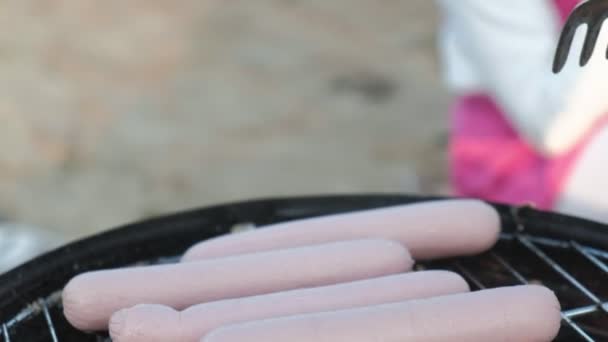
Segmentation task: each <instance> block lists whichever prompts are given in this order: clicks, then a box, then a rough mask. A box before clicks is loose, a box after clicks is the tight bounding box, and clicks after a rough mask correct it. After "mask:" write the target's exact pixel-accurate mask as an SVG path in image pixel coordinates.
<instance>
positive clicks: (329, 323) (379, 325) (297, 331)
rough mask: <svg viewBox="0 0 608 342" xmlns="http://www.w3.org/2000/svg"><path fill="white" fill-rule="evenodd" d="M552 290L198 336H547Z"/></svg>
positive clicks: (541, 341) (296, 340)
mask: <svg viewBox="0 0 608 342" xmlns="http://www.w3.org/2000/svg"><path fill="white" fill-rule="evenodd" d="M560 320H561V316H560V307H559V302H558V301H557V298H556V297H555V295H554V294H553V293H552V292H551V291H550V290H548V289H546V288H543V287H539V286H520V287H512V288H500V289H493V290H485V291H480V292H472V293H467V294H456V295H448V296H443V297H434V298H430V299H422V300H412V301H407V302H402V303H397V304H387V305H380V306H373V307H366V308H359V309H350V310H342V311H334V312H327V313H318V314H307V315H299V316H292V317H283V318H277V319H269V320H261V321H253V322H247V323H237V324H235V325H227V326H224V327H220V328H218V329H216V330H214V331H212V332H210V333H209V334H208V335H207V337H206V338H203V339H201V341H203V342H267V341H290V342H308V341H315V342H339V341H349V342H368V341H416V342H443V341H467V342H488V341H492V342H508V341H518V342H549V341H552V340H553V339H554V338H555V337H556V336H557V333H558V332H559V328H560Z"/></svg>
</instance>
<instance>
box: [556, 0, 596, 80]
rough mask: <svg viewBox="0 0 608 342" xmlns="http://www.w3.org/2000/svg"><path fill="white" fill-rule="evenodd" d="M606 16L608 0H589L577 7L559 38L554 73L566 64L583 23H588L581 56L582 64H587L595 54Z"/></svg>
mask: <svg viewBox="0 0 608 342" xmlns="http://www.w3.org/2000/svg"><path fill="white" fill-rule="evenodd" d="M606 18H608V0H588V1H586V2H584V3H582V4H580V5H579V6H578V7H576V9H575V10H574V11H573V12H572V13H571V14H570V17H568V21H567V22H566V25H565V26H564V29H563V31H562V34H561V37H560V39H559V43H558V45H557V51H556V53H555V59H554V61H553V72H554V73H559V72H560V71H561V70H562V69H563V68H564V65H566V61H567V60H568V54H569V53H570V48H571V47H572V40H573V39H574V34H575V33H576V29H577V28H578V27H579V26H581V25H583V24H585V25H587V36H586V37H585V43H584V45H583V51H582V53H581V57H580V66H585V65H587V63H588V62H589V59H591V55H593V51H594V49H595V45H596V43H597V39H598V37H599V35H600V31H601V30H602V24H604V21H605V20H606ZM606 58H608V50H607V51H606Z"/></svg>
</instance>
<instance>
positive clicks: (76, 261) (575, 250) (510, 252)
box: [0, 195, 608, 342]
mask: <svg viewBox="0 0 608 342" xmlns="http://www.w3.org/2000/svg"><path fill="white" fill-rule="evenodd" d="M434 199H437V198H430V197H417V196H408V195H358V196H357V195H353V196H324V197H300V198H283V199H267V200H256V201H248V202H241V203H233V204H226V205H218V206H214V207H209V208H204V209H199V210H192V211H187V212H182V213H178V214H173V215H169V216H164V217H160V218H155V219H150V220H146V221H143V222H138V223H134V224H130V225H127V226H124V227H120V228H117V229H114V230H110V231H108V232H105V233H102V234H99V235H96V236H93V237H90V238H88V239H84V240H81V241H78V242H75V243H72V244H70V245H67V246H65V247H62V248H59V249H57V250H55V251H53V252H50V253H48V254H46V255H43V256H41V257H39V258H36V259H34V260H32V261H30V262H28V263H27V264H24V265H22V266H20V267H18V268H16V269H14V270H12V271H10V272H8V273H6V274H4V275H1V276H0V341H2V342H20V341H32V342H35V341H109V338H108V335H107V334H106V333H83V332H80V331H77V330H75V329H74V328H72V327H71V326H70V325H69V324H68V323H67V321H66V320H65V318H64V316H63V314H62V307H61V289H62V288H63V286H64V285H65V284H66V283H67V281H68V280H69V279H70V278H71V277H73V276H74V275H76V274H79V273H82V272H85V271H90V270H97V269H104V268H114V267H120V266H128V265H146V264H158V263H166V262H172V261H175V260H177V256H179V255H180V254H181V253H183V252H184V251H185V250H186V249H187V248H188V247H189V246H191V245H192V244H194V243H195V242H197V241H201V240H205V239H209V238H212V237H215V236H218V235H222V234H228V233H230V232H231V231H232V230H233V229H234V228H235V227H240V226H241V225H242V224H253V225H255V226H264V225H268V224H272V223H277V222H282V221H288V220H294V219H300V218H308V217H314V216H320V215H327V214H335V213H343V212H349V211H356V210H362V209H371V208H378V207H384V206H390V205H397V204H405V203H414V202H420V201H427V200H434ZM494 205H495V207H496V208H497V209H498V210H499V212H500V214H501V219H502V227H503V233H502V236H501V239H500V242H499V243H498V244H497V245H496V246H495V247H494V248H493V249H492V250H491V251H489V252H487V253H485V254H483V255H479V256H476V257H468V258H461V259H449V260H437V261H434V262H430V263H421V264H418V265H417V266H416V267H417V269H418V270H421V269H448V270H452V271H456V272H458V273H460V274H461V275H463V276H464V277H465V278H466V279H467V281H468V282H469V283H470V285H471V287H472V289H474V290H479V289H484V288H492V287H499V286H508V285H517V284H525V283H536V284H542V285H545V286H547V287H549V288H551V289H552V290H553V291H555V293H556V294H557V296H558V298H559V300H560V302H561V304H562V309H563V311H562V318H563V319H562V329H561V332H560V335H559V337H558V339H557V341H579V340H580V341H608V313H607V312H606V309H607V308H608V227H605V226H604V225H601V224H598V223H594V222H590V221H585V220H582V219H577V218H572V217H567V216H562V215H557V214H553V213H545V212H540V211H536V210H534V209H531V208H514V207H510V206H506V205H498V204H494ZM471 224H475V222H471Z"/></svg>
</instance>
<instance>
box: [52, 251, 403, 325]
mask: <svg viewBox="0 0 608 342" xmlns="http://www.w3.org/2000/svg"><path fill="white" fill-rule="evenodd" d="M412 265H413V260H412V258H411V256H410V254H409V253H408V252H407V250H406V249H405V248H404V247H403V246H402V245H400V244H399V243H397V242H393V241H388V240H357V241H347V242H336V243H328V244H323V245H316V246H307V247H300V248H293V249H285V250H276V251H268V252H260V253H253V254H246V255H240V256H233V257H227V258H220V259H214V260H206V261H199V262H192V263H180V264H173V265H156V266H145V267H132V268H123V269H115V270H107V271H96V272H89V273H84V274H81V275H79V276H77V277H75V278H73V279H72V280H71V281H70V282H69V283H68V285H67V286H66V287H65V289H64V291H63V306H64V313H65V315H66V317H67V319H68V321H69V322H70V323H71V324H72V325H74V326H75V327H76V328H79V329H81V330H98V329H106V328H107V326H108V320H109V319H110V316H111V315H112V314H113V313H114V312H116V311H118V310H120V309H124V308H129V307H132V306H134V305H137V304H146V303H155V304H163V305H167V306H170V307H173V308H174V309H178V310H181V309H185V308H187V307H189V306H191V305H194V304H198V303H204V302H208V301H216V300H221V299H228V298H237V297H243V296H253V295H259V294H267V293H272V292H277V291H285V290H292V289H298V288H305V287H313V286H323V285H331V284H337V283H342V282H349V281H355V280H363V279H368V278H374V277H379V276H386V275H390V274H395V273H400V272H404V271H407V270H409V269H411V267H412Z"/></svg>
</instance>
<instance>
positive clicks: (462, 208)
mask: <svg viewBox="0 0 608 342" xmlns="http://www.w3.org/2000/svg"><path fill="white" fill-rule="evenodd" d="M499 231H500V220H499V216H498V212H497V211H496V210H495V209H494V208H492V207H491V206H490V205H488V204H486V203H484V202H481V201H478V200H444V201H433V202H426V203H417V204H410V205H402V206H396V207H389V208H384V209H375V210H368V211H362V212H357V213H349V214H340V215H332V216H326V217H321V218H313V219H306V220H299V221H293V222H287V223H283V224H276V225H273V226H269V227H265V228H263V229H259V230H255V231H248V232H243V233H237V234H233V235H226V236H222V237H219V238H215V239H212V240H208V241H204V242H201V243H199V244H197V245H195V246H193V247H192V248H190V249H189V250H188V251H187V252H186V254H185V255H184V257H183V259H182V260H184V261H192V260H200V259H209V258H216V257H223V256H227V255H235V254H241V253H249V252H257V251H265V250H272V249H278V248H288V247H296V246H303V245H310V244H317V243H323V242H330V241H340V240H351V239H361V238H383V239H389V240H395V241H399V242H401V243H402V244H404V245H405V246H407V248H408V250H409V251H410V253H412V256H413V257H414V258H415V259H416V260H424V259H434V258H443V257H452V256H464V255H474V254H478V253H480V252H483V251H485V250H487V249H489V248H491V247H492V246H493V245H494V243H495V242H496V240H497V239H498V235H499Z"/></svg>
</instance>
